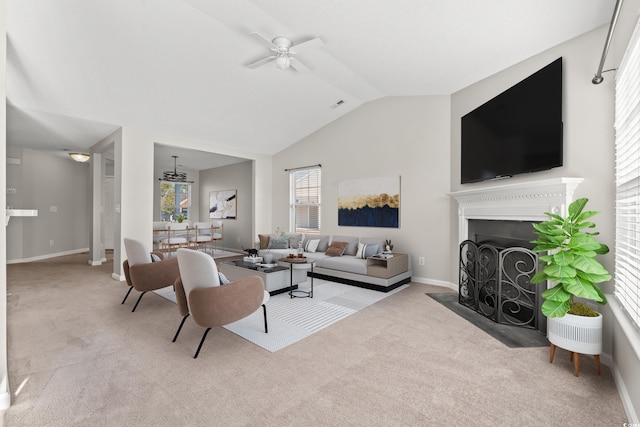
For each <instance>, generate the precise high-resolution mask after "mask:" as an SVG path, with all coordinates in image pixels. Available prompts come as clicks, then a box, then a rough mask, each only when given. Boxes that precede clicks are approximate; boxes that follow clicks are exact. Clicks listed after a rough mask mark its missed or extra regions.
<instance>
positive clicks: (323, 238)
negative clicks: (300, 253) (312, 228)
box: [302, 234, 329, 252]
mask: <svg viewBox="0 0 640 427" xmlns="http://www.w3.org/2000/svg"><path fill="white" fill-rule="evenodd" d="M312 239H319V240H320V243H318V247H317V248H316V252H324V251H326V250H327V248H328V247H329V235H327V234H305V235H304V240H303V241H302V247H303V248H304V247H305V245H306V244H307V241H309V240H312Z"/></svg>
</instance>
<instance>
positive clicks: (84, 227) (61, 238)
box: [7, 147, 91, 263]
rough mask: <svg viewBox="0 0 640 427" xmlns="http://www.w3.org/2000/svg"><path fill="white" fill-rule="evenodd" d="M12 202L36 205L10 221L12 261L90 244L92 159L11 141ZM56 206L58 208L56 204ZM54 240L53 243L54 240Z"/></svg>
mask: <svg viewBox="0 0 640 427" xmlns="http://www.w3.org/2000/svg"><path fill="white" fill-rule="evenodd" d="M7 154H8V157H11V158H14V159H19V160H20V164H7V187H9V188H15V189H16V194H12V195H8V196H7V204H8V205H11V206H13V207H14V208H18V209H37V210H38V216H37V217H16V218H12V219H11V220H10V221H9V225H8V226H7V262H9V263H11V262H22V261H29V260H35V259H42V258H48V257H51V256H58V255H63V254H68V253H75V252H80V251H84V250H87V248H88V247H89V224H90V209H91V203H90V200H91V199H90V186H89V184H90V179H89V165H88V164H86V163H78V162H75V161H73V160H71V158H63V157H61V156H55V155H52V154H49V153H47V152H44V151H38V150H29V149H22V148H16V147H7ZM53 209H55V210H56V212H53V211H52V210H53ZM51 240H53V246H51V245H50V241H51Z"/></svg>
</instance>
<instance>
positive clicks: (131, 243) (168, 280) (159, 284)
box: [122, 239, 180, 312]
mask: <svg viewBox="0 0 640 427" xmlns="http://www.w3.org/2000/svg"><path fill="white" fill-rule="evenodd" d="M124 247H125V250H126V252H127V259H126V260H125V261H124V262H123V263H122V268H123V270H124V277H125V278H126V280H127V285H129V290H128V291H127V294H126V295H125V297H124V299H123V300H122V304H124V302H125V301H126V300H127V298H128V297H129V294H130V293H131V290H132V289H134V288H135V290H137V291H138V292H142V293H141V294H140V296H139V297H138V301H137V302H136V304H135V305H134V306H133V310H131V311H132V312H133V311H136V308H137V307H138V304H139V303H140V300H141V299H142V296H143V295H144V294H145V293H146V292H148V291H154V290H156V289H162V288H164V287H167V286H171V285H173V283H174V282H175V280H176V278H177V277H180V270H179V269H178V261H177V260H176V259H175V258H173V259H164V258H163V255H162V253H161V252H150V251H149V250H148V248H147V247H146V246H145V244H144V243H142V242H140V241H138V240H133V239H124ZM153 256H155V257H156V259H157V260H156V261H154V258H153Z"/></svg>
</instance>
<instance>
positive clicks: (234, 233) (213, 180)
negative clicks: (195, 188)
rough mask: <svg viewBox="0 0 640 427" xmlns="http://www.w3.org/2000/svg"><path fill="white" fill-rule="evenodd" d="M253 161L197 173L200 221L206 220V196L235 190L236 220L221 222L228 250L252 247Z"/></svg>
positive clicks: (207, 201)
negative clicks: (198, 176)
mask: <svg viewBox="0 0 640 427" xmlns="http://www.w3.org/2000/svg"><path fill="white" fill-rule="evenodd" d="M253 180H254V178H253V161H250V160H249V161H246V162H242V163H236V164H233V165H229V166H222V167H219V168H214V169H207V170H203V171H200V189H199V191H200V201H201V203H200V220H201V221H210V219H209V193H210V192H211V191H222V190H236V191H237V193H236V197H237V200H236V209H237V211H236V213H237V218H236V219H222V220H220V221H222V226H223V241H222V246H223V247H224V248H226V249H230V250H241V249H243V248H252V247H253V242H254V241H255V240H257V236H255V237H254V236H253V233H252V230H253V227H252V224H253V215H254V207H253V206H254V204H253V199H254V196H253V192H254V191H253Z"/></svg>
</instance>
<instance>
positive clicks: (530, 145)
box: [460, 57, 562, 184]
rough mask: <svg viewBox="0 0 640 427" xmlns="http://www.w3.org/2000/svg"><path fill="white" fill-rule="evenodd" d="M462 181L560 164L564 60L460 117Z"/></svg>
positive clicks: (503, 176) (548, 167)
mask: <svg viewBox="0 0 640 427" xmlns="http://www.w3.org/2000/svg"><path fill="white" fill-rule="evenodd" d="M461 153H462V155H461V158H462V159H461V168H460V169H461V180H460V181H461V183H462V184H466V183H471V182H479V181H485V180H489V179H497V178H505V177H510V176H513V175H517V174H522V173H529V172H537V171H542V170H547V169H551V168H555V167H559V166H562V58H561V57H560V58H558V59H556V60H555V61H553V62H552V63H551V64H549V65H547V66H546V67H544V68H542V69H541V70H539V71H537V72H536V73H534V74H532V75H531V76H529V77H527V78H526V79H524V80H523V81H521V82H520V83H518V84H516V85H515V86H513V87H511V88H509V89H507V90H505V91H504V92H502V93H501V94H499V95H497V96H496V97H495V98H493V99H491V100H489V101H487V102H486V103H485V104H483V105H481V106H479V107H478V108H476V109H475V110H473V111H471V112H470V113H468V114H466V115H465V116H463V117H462V135H461Z"/></svg>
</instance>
